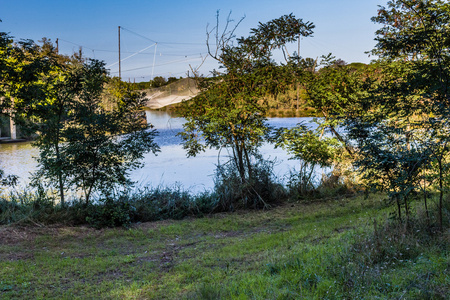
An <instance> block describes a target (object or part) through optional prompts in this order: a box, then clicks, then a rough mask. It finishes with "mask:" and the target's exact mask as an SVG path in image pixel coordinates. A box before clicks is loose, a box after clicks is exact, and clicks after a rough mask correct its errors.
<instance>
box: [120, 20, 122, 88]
mask: <svg viewBox="0 0 450 300" xmlns="http://www.w3.org/2000/svg"><path fill="white" fill-rule="evenodd" d="M119 79H122V69H121V65H120V26H119Z"/></svg>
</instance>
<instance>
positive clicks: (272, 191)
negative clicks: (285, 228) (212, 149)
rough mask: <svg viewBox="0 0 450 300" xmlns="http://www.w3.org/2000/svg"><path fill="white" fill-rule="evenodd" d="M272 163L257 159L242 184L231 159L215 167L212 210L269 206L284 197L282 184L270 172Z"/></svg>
mask: <svg viewBox="0 0 450 300" xmlns="http://www.w3.org/2000/svg"><path fill="white" fill-rule="evenodd" d="M274 163H275V162H271V161H264V160H262V159H258V160H256V161H255V162H254V163H253V164H252V167H251V170H252V173H251V175H250V176H249V177H248V178H247V180H246V181H245V182H244V183H243V182H242V181H241V177H240V174H239V171H238V168H237V166H236V165H235V164H234V163H233V161H232V160H230V161H229V162H228V163H227V164H224V165H219V166H217V170H216V178H215V181H214V192H213V194H212V196H213V197H216V198H217V200H216V203H215V206H214V208H213V210H214V211H215V212H220V211H234V210H236V209H243V208H244V209H247V208H270V207H271V205H273V204H278V203H280V202H281V201H282V200H283V199H284V198H286V191H285V189H284V187H283V186H282V185H281V184H280V183H279V182H278V180H277V178H276V177H275V175H274V174H273V165H274Z"/></svg>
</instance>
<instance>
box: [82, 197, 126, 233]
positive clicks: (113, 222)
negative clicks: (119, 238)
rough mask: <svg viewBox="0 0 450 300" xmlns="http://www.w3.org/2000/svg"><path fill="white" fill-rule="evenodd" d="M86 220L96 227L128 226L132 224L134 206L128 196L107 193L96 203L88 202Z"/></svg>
mask: <svg viewBox="0 0 450 300" xmlns="http://www.w3.org/2000/svg"><path fill="white" fill-rule="evenodd" d="M87 206H88V209H87V216H86V221H87V222H88V223H89V224H90V225H92V226H94V227H95V228H102V227H117V226H123V227H128V226H130V224H131V217H130V215H131V211H132V209H133V208H132V207H131V206H130V203H129V202H128V199H127V198H126V197H123V195H119V197H117V198H115V197H113V195H105V196H104V198H101V199H100V200H98V201H97V203H95V204H88V205H87Z"/></svg>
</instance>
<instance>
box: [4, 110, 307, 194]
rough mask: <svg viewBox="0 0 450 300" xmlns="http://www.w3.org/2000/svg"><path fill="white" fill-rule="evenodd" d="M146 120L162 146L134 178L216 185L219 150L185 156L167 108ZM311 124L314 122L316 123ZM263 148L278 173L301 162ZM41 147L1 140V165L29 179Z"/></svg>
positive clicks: (286, 122) (197, 188)
mask: <svg viewBox="0 0 450 300" xmlns="http://www.w3.org/2000/svg"><path fill="white" fill-rule="evenodd" d="M147 120H148V122H149V123H152V124H153V125H154V126H155V128H156V129H157V130H158V132H159V135H158V137H157V138H156V142H157V143H158V144H159V146H160V147H161V152H159V153H158V155H157V156H155V155H153V154H147V155H146V156H145V158H144V167H143V168H141V169H138V170H134V171H133V172H132V173H131V179H132V180H133V181H137V185H138V186H146V185H150V186H153V187H156V186H169V187H173V186H174V185H181V186H182V187H183V188H184V189H186V190H189V191H191V192H193V193H197V192H201V191H204V190H207V189H210V188H212V187H213V185H214V182H213V179H214V170H215V168H216V165H217V163H218V159H219V152H218V151H217V150H207V151H206V152H204V153H200V154H199V155H198V156H196V157H190V158H188V157H186V151H185V150H183V147H182V146H181V145H180V142H181V139H180V138H179V137H177V136H176V134H177V133H178V132H180V131H181V130H182V125H183V122H184V120H183V119H182V118H174V117H171V116H170V115H169V114H168V113H166V112H156V111H147ZM311 120H312V118H271V119H269V123H270V125H272V126H274V127H293V126H295V125H296V124H297V123H299V122H301V121H303V122H308V121H311ZM311 126H314V125H313V124H312V125H311ZM261 152H262V154H263V156H264V158H266V159H271V160H274V159H276V161H277V163H276V165H275V174H276V175H277V176H280V177H282V176H284V175H285V174H288V172H289V170H290V169H293V168H294V167H295V166H296V165H298V162H297V161H294V160H288V156H287V154H286V152H285V151H283V150H282V149H274V147H273V146H271V145H264V146H263V147H262V149H261ZM37 156H38V150H37V149H36V148H34V147H32V145H31V143H29V142H26V143H16V144H0V167H1V168H3V170H4V171H5V173H6V174H15V175H18V176H19V177H20V179H19V185H20V186H22V187H23V186H25V185H26V184H27V183H28V180H29V177H30V173H32V172H34V171H35V170H36V167H37V163H36V160H35V157H37ZM227 156H228V154H227V152H226V151H224V150H222V152H221V153H220V161H222V162H224V161H226V160H227Z"/></svg>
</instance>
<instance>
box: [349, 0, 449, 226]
mask: <svg viewBox="0 0 450 300" xmlns="http://www.w3.org/2000/svg"><path fill="white" fill-rule="evenodd" d="M372 20H373V21H374V22H377V23H380V24H382V25H383V27H382V28H381V29H380V30H378V31H377V32H376V33H377V38H376V40H377V45H376V47H375V49H374V50H373V53H374V54H377V55H379V56H380V58H381V60H380V63H379V64H380V66H382V68H381V69H380V73H379V76H378V83H377V88H376V89H375V90H373V92H372V93H371V96H370V97H368V98H366V101H365V107H366V108H367V109H366V113H365V114H360V115H359V116H356V115H355V116H353V117H352V118H350V119H349V122H348V124H349V125H350V126H349V129H350V135H351V136H352V137H353V138H354V139H355V140H356V141H357V143H358V148H360V149H366V152H364V153H365V154H366V155H367V156H366V157H365V159H363V160H361V161H360V162H361V163H362V164H363V165H364V168H366V169H370V168H371V166H378V165H380V166H383V167H382V169H383V173H384V174H388V173H390V174H391V176H392V179H391V180H390V181H389V182H392V183H393V184H391V191H393V192H395V189H397V190H401V191H403V192H402V193H403V195H405V196H407V195H408V194H409V192H408V191H410V190H416V189H419V186H418V178H419V176H421V177H422V178H423V176H422V175H420V174H423V173H426V172H433V170H432V169H430V168H428V167H427V163H425V162H430V163H431V164H433V165H435V166H436V169H437V172H433V173H434V175H435V176H434V178H435V180H436V181H437V186H438V190H439V223H440V226H441V228H442V225H443V220H442V209H443V194H444V192H445V189H446V188H445V186H444V181H445V176H447V174H446V173H447V172H446V170H447V169H448V149H449V147H448V143H449V140H448V135H447V132H448V131H449V125H450V124H449V121H448V120H449V118H448V116H449V104H450V103H449V100H450V97H449V96H450V95H449V90H448V87H449V82H450V81H449V80H450V72H449V71H450V69H449V66H450V55H449V46H450V38H449V36H450V4H449V3H448V2H447V1H440V0H430V1H425V0H395V1H389V2H388V3H387V7H380V9H379V10H378V15H377V16H376V17H374V18H373V19H372ZM375 135H378V137H377V139H375V138H374V137H375ZM412 157H414V158H415V161H416V162H415V163H412V162H410V160H411V158H412ZM394 194H395V193H394ZM425 199H426V197H425ZM404 200H405V201H404V207H405V210H406V213H407V214H408V206H407V202H406V200H407V199H406V198H405V199H404ZM399 210H400V206H399ZM399 214H400V212H399Z"/></svg>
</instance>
